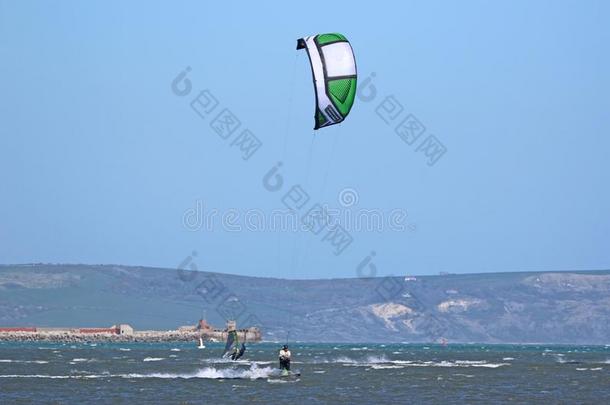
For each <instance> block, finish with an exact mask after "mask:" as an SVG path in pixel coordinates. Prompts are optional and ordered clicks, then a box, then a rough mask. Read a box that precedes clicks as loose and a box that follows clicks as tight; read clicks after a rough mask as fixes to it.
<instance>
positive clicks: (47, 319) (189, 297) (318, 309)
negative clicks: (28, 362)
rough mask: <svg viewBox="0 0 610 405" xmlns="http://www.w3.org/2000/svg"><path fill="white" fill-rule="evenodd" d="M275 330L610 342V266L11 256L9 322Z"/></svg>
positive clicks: (0, 279) (367, 337) (318, 335)
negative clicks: (339, 274) (343, 274)
mask: <svg viewBox="0 0 610 405" xmlns="http://www.w3.org/2000/svg"><path fill="white" fill-rule="evenodd" d="M204 314H205V317H206V318H207V320H208V321H209V322H210V323H212V324H214V325H217V326H222V325H224V319H227V318H236V319H237V322H238V326H242V327H246V326H259V327H261V329H262V330H263V338H264V339H265V340H272V341H284V340H287V341H317V342H324V341H327V342H432V341H439V340H440V339H442V338H445V339H447V340H448V341H449V342H490V343H504V342H507V343H508V342H520V343H521V342H522V343H536V342H544V343H587V344H608V343H610V271H591V272H537V273H487V274H468V275H444V276H424V277H417V278H416V279H409V278H407V279H405V278H403V277H388V278H369V279H331V280H283V279H273V278H257V277H243V276H234V275H228V274H218V273H207V272H187V271H178V270H171V269H159V268H143V267H126V266H110V265H108V266H89V265H44V264H36V265H18V266H17V265H10V266H9V265H5V266H0V326H26V325H32V326H36V325H37V326H90V327H92V326H106V325H112V324H116V323H129V324H131V325H132V326H134V327H135V328H136V329H175V328H177V327H178V326H181V325H193V324H195V323H196V322H197V320H198V319H199V318H201V317H202V316H204Z"/></svg>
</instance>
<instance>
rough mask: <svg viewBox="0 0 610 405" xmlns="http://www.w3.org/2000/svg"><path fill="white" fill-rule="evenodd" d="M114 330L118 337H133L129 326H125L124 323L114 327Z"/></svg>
mask: <svg viewBox="0 0 610 405" xmlns="http://www.w3.org/2000/svg"><path fill="white" fill-rule="evenodd" d="M116 330H117V333H118V334H119V335H127V336H132V335H133V328H132V327H131V325H127V324H126V323H121V324H119V325H118V326H117V327H116Z"/></svg>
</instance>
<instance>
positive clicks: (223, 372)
mask: <svg viewBox="0 0 610 405" xmlns="http://www.w3.org/2000/svg"><path fill="white" fill-rule="evenodd" d="M278 376H279V370H278V369H275V368H271V367H265V368H259V367H258V366H257V365H256V364H253V365H252V366H251V367H250V368H249V369H246V370H244V369H241V370H240V369H217V368H214V367H206V368H202V369H199V370H197V371H196V372H194V373H188V374H187V373H184V374H174V373H149V374H138V373H129V374H109V373H104V374H70V375H47V374H22V375H19V374H8V375H0V378H43V379H77V380H79V379H95V378H125V379H137V378H160V379H193V378H202V379H212V380H229V379H249V380H258V379H264V378H270V377H278Z"/></svg>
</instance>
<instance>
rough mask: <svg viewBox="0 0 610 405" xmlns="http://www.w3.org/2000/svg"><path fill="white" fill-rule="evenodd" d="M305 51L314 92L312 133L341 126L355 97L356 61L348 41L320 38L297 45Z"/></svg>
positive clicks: (338, 37)
mask: <svg viewBox="0 0 610 405" xmlns="http://www.w3.org/2000/svg"><path fill="white" fill-rule="evenodd" d="M297 49H306V50H307V55H308V56H309V62H310V63H311V72H312V74H313V81H314V89H315V91H316V113H315V121H316V125H315V127H314V129H319V128H323V127H327V126H329V125H334V124H338V123H340V122H342V121H343V120H344V119H345V117H347V115H348V114H349V112H350V110H351V108H352V105H353V104H354V99H355V97H356V60H355V58H354V51H353V50H352V47H351V45H350V43H349V42H348V40H347V39H346V38H345V37H344V36H343V35H341V34H319V35H315V36H310V37H304V38H301V39H299V40H298V41H297Z"/></svg>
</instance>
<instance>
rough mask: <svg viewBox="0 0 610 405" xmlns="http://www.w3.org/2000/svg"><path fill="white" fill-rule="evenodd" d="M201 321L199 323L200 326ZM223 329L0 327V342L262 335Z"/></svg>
mask: <svg viewBox="0 0 610 405" xmlns="http://www.w3.org/2000/svg"><path fill="white" fill-rule="evenodd" d="M202 325H203V327H201V326H202ZM228 326H229V327H228V328H227V329H216V328H213V327H211V326H209V325H207V324H205V322H201V321H200V324H199V327H197V326H193V327H191V326H183V327H181V328H179V329H177V330H166V331H157V330H142V331H136V330H134V329H133V328H132V327H131V326H129V325H126V324H121V325H114V326H111V327H108V328H40V327H5V328H2V327H0V342H2V341H4V342H61V343H77V342H190V341H199V340H200V339H201V340H202V341H204V342H205V341H208V342H224V341H226V340H227V335H228V334H229V331H236V333H237V338H238V339H239V341H240V342H246V343H247V342H258V341H260V340H261V339H262V334H261V331H260V329H259V328H256V327H250V328H247V329H237V328H235V323H234V322H229V323H228Z"/></svg>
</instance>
